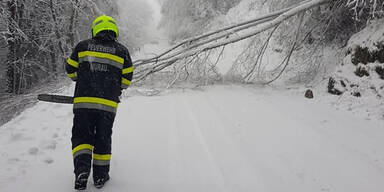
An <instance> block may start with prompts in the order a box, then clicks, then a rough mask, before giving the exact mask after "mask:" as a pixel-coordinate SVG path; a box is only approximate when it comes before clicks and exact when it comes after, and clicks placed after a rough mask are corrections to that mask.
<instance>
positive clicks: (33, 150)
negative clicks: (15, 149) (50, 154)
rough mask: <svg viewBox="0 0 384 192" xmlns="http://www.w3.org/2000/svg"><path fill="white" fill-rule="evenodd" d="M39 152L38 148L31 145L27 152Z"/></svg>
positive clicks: (34, 153)
mask: <svg viewBox="0 0 384 192" xmlns="http://www.w3.org/2000/svg"><path fill="white" fill-rule="evenodd" d="M38 153H39V148H37V147H32V148H30V149H29V150H28V154H30V155H37V154H38Z"/></svg>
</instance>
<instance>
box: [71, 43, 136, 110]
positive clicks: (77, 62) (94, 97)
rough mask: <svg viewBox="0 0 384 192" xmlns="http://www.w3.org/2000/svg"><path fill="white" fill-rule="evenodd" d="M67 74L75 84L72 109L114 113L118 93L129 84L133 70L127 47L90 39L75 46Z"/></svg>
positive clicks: (117, 101)
mask: <svg viewBox="0 0 384 192" xmlns="http://www.w3.org/2000/svg"><path fill="white" fill-rule="evenodd" d="M66 71H67V75H68V77H69V78H71V79H72V80H74V81H76V88H75V95H74V97H75V98H74V109H81V108H86V109H97V110H103V111H108V112H112V113H116V109H117V105H118V103H119V102H120V101H119V96H120V95H121V90H122V89H126V88H128V87H129V86H130V85H131V81H132V77H133V71H134V69H133V66H132V60H131V57H130V55H129V51H128V49H127V48H126V47H124V46H123V45H121V44H120V43H118V42H117V41H103V40H102V39H97V38H92V39H88V40H85V41H82V42H80V43H79V44H77V45H76V47H75V49H74V50H73V52H72V54H71V56H70V57H69V58H68V59H67V63H66Z"/></svg>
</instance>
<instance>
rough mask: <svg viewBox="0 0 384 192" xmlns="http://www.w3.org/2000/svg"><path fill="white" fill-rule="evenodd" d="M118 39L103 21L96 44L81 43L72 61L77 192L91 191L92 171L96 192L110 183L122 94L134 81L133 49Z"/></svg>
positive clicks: (98, 22)
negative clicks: (118, 110) (113, 146)
mask: <svg viewBox="0 0 384 192" xmlns="http://www.w3.org/2000/svg"><path fill="white" fill-rule="evenodd" d="M118 37H119V31H118V28H117V25H116V22H115V20H114V19H113V18H112V17H110V16H107V15H102V16H100V17H98V18H96V19H95V20H94V21H93V23H92V38H91V39H88V40H84V41H82V42H80V43H78V44H77V45H76V47H75V49H74V50H73V52H72V54H71V56H70V57H69V58H68V60H67V64H66V71H67V74H68V77H69V78H71V79H72V80H73V81H76V88H75V93H74V102H73V103H74V104H73V112H74V119H73V127H72V138H71V141H72V154H73V163H74V173H75V189H76V190H85V189H86V188H87V181H88V177H89V175H90V172H91V167H92V171H93V172H92V173H93V174H92V176H93V181H94V185H95V187H97V188H102V187H103V186H104V184H105V182H107V181H108V180H109V179H110V177H109V169H110V161H111V143H112V139H111V135H112V126H113V122H114V119H115V115H116V111H117V106H118V103H119V102H120V101H119V96H120V95H121V91H122V90H123V89H126V88H128V86H129V85H130V84H131V80H132V76H133V66H132V61H131V57H130V55H129V52H128V49H127V48H126V47H124V46H123V45H122V44H120V43H118V42H117V38H118Z"/></svg>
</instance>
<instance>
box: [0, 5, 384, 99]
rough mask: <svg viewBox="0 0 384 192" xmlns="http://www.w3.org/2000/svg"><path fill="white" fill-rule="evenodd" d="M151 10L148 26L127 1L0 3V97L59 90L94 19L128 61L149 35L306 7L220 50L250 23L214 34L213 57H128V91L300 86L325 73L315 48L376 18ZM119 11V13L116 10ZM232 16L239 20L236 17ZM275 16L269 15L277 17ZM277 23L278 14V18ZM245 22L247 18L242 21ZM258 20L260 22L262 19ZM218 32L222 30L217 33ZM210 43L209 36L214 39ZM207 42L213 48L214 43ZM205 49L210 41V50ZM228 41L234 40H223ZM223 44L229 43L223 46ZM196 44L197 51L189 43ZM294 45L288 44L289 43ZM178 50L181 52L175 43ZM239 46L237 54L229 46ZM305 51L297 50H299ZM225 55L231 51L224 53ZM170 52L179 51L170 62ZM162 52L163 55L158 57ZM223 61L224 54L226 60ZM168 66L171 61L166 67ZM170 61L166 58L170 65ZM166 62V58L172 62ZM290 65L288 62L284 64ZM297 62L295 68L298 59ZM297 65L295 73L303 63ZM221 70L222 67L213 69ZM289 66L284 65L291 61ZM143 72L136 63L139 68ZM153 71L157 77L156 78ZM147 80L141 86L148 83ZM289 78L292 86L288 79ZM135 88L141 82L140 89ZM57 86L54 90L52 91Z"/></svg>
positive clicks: (346, 11) (352, 9) (191, 33)
mask: <svg viewBox="0 0 384 192" xmlns="http://www.w3.org/2000/svg"><path fill="white" fill-rule="evenodd" d="M157 2H158V3H159V4H160V5H161V15H162V17H161V21H160V23H158V24H157V26H155V23H154V22H153V20H154V18H153V16H152V15H151V14H152V10H151V9H149V8H148V7H149V5H148V2H147V1H137V0H127V1H124V0H120V1H113V0H85V1H79V0H62V1H59V0H41V1H32V0H3V1H1V4H0V6H1V7H0V11H1V16H0V23H1V25H0V26H1V28H0V30H1V31H0V36H1V38H0V40H1V47H0V59H1V63H2V65H1V66H0V69H1V70H0V99H1V100H3V101H5V100H6V98H8V99H9V98H15V97H17V96H18V95H21V96H23V95H24V96H25V95H30V94H31V93H36V92H38V90H39V89H41V88H42V87H43V88H47V87H50V88H52V89H56V88H58V87H60V86H61V83H68V82H69V81H68V79H66V77H65V74H64V70H63V69H64V68H63V66H64V63H65V60H66V58H67V57H68V55H69V54H70V52H71V50H72V48H73V47H74V45H76V43H77V42H79V41H81V40H83V39H86V38H90V29H89V28H90V27H89V26H90V23H91V21H92V20H93V19H94V18H95V17H96V16H98V15H101V14H109V15H111V16H113V17H116V18H117V20H118V22H119V25H120V30H121V34H122V36H121V37H120V42H122V43H123V44H125V45H126V46H127V47H128V48H129V49H130V51H131V53H132V54H133V55H135V53H136V51H138V50H140V48H141V47H142V46H143V45H145V44H147V43H149V42H151V41H153V38H152V39H151V37H153V35H155V34H154V33H155V32H154V31H156V30H155V29H156V28H157V29H159V30H162V31H164V33H165V34H166V38H167V39H168V42H169V43H170V44H172V45H177V44H178V43H180V42H183V41H184V43H185V42H187V41H185V40H188V39H190V38H193V37H196V36H199V35H203V34H205V33H207V32H211V31H215V30H217V29H223V27H225V26H229V25H234V24H236V23H240V22H243V20H244V19H243V18H237V17H236V15H234V14H233V13H232V12H231V9H232V8H234V7H236V6H241V5H242V4H248V5H249V6H248V8H247V9H248V10H247V12H246V13H250V14H253V15H252V16H253V17H256V16H261V15H266V14H268V13H273V12H278V11H279V10H283V9H287V8H288V7H289V8H293V7H299V6H300V5H302V4H305V3H307V4H308V3H314V4H315V5H317V4H318V6H315V7H313V8H310V9H305V10H304V11H299V12H294V13H293V14H292V15H293V16H290V17H288V18H283V20H281V21H279V22H275V23H271V25H270V27H268V28H266V29H265V30H264V29H263V30H262V31H260V32H258V33H255V34H257V35H251V36H248V37H247V39H246V40H243V41H240V43H238V44H236V45H233V46H238V47H231V46H232V45H227V44H228V43H223V44H221V45H220V43H221V42H222V41H223V40H224V39H225V38H227V39H228V38H229V37H234V38H235V36H239V35H242V34H245V33H249V32H251V33H252V32H253V31H255V30H256V28H255V27H258V25H259V23H253V24H252V23H251V25H246V26H245V27H244V26H241V27H242V28H241V29H237V28H236V29H234V30H235V33H233V31H232V30H221V31H219V32H220V33H219V34H218V36H214V37H213V38H211V39H208V42H211V44H210V45H213V44H214V43H215V42H218V43H216V44H217V45H220V46H212V47H214V49H212V50H211V49H204V50H200V49H201V45H207V44H209V43H205V42H206V41H203V43H201V44H199V43H198V42H194V43H195V44H193V43H190V44H183V46H182V48H180V47H179V48H178V49H177V50H176V51H178V53H177V54H176V55H178V57H172V56H174V55H172V54H171V56H169V57H166V58H167V59H168V60H167V59H164V60H160V61H163V62H158V61H159V60H153V59H152V60H147V61H148V62H141V63H140V60H141V59H148V58H134V60H136V61H139V62H136V65H138V66H137V71H136V74H135V78H136V80H137V83H136V85H137V86H143V85H152V84H153V81H156V82H163V83H161V84H165V85H166V86H165V87H170V86H171V85H174V84H176V83H183V82H186V81H187V82H192V83H197V84H207V83H215V82H222V81H224V80H225V81H228V82H237V83H262V84H266V83H271V82H274V81H275V80H277V79H279V78H280V77H281V76H282V74H283V73H285V72H288V73H289V72H290V73H293V75H291V77H292V76H296V77H294V78H290V79H289V80H283V81H285V82H296V83H304V84H308V83H311V82H313V81H314V80H316V78H317V77H318V76H321V77H322V78H324V76H325V75H324V74H322V73H321V71H324V70H326V69H327V68H329V66H325V65H324V64H323V63H324V62H322V61H310V62H309V64H308V61H303V58H311V59H314V60H315V59H316V58H318V57H321V55H318V53H320V52H319V50H322V49H323V48H324V47H327V46H330V45H332V46H338V47H345V46H346V44H347V41H348V40H349V38H350V37H351V36H352V35H353V34H355V33H357V32H358V31H360V30H361V29H363V28H364V27H365V26H366V25H367V24H369V23H370V22H372V21H375V20H378V19H380V18H382V17H383V14H384V13H383V0H332V1H327V0H323V1H321V0H318V1H315V0H312V1H309V0H307V1H302V0H289V1H286V0H271V1H252V0H243V1H241V0H158V1H157ZM119 5H120V6H119ZM238 15H239V14H238ZM277 16H279V15H277ZM280 16H281V13H280ZM245 17H246V18H248V19H251V16H249V15H248V16H245ZM274 18H276V16H275V17H273V18H269V19H266V20H263V21H261V22H260V23H261V24H263V22H266V23H267V24H269V21H271V20H270V19H274ZM224 29H225V28H224ZM218 37H219V38H218ZM229 39H231V38H229ZM215 40H216V41H215ZM212 42H214V43H212ZM233 42H237V41H233ZM233 42H229V44H232V43H233ZM196 44H197V45H196ZM292 44H293V45H295V46H291V45H292ZM180 45H181V44H180ZM239 47H240V48H239ZM303 50H305V51H303ZM227 52H231V53H228V54H227ZM180 53H185V55H183V54H182V56H180ZM168 54H169V53H168ZM231 54H233V55H231ZM273 54H275V55H276V54H277V55H278V57H276V58H282V59H281V60H280V61H275V63H274V64H273V65H269V66H266V65H265V64H264V61H265V60H266V57H267V56H266V55H273ZM223 55H229V56H227V60H228V57H232V58H229V60H231V63H230V64H227V65H229V67H227V68H230V70H228V71H226V72H225V73H222V72H220V70H219V69H218V67H217V66H216V65H217V64H218V63H219V62H222V61H221V60H220V59H222V58H223ZM169 58H171V60H169ZM173 58H175V59H173ZM172 59H173V60H172ZM292 60H294V62H293V63H294V64H292V65H289V63H290V61H292ZM300 60H301V61H300ZM305 62H306V63H307V64H306V65H303V63H305ZM223 63H224V61H223ZM291 63H292V62H291ZM142 64H143V65H142ZM158 72H162V73H158ZM148 77H150V78H148ZM292 79H295V80H292ZM143 80H145V81H143ZM56 85H57V87H55V86H56Z"/></svg>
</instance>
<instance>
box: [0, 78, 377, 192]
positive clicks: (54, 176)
mask: <svg viewBox="0 0 384 192" xmlns="http://www.w3.org/2000/svg"><path fill="white" fill-rule="evenodd" d="M71 91H72V89H68V90H67V91H66V92H64V94H70V93H71ZM72 118H73V115H72V109H71V106H70V105H60V104H49V103H42V102H41V103H38V104H37V105H36V106H34V107H32V108H30V109H28V110H26V111H24V112H23V113H22V114H21V115H20V116H19V117H17V118H15V119H14V120H12V121H11V122H9V123H7V124H6V125H4V126H3V127H1V128H0V157H1V158H0V164H1V165H2V166H1V168H0V191H2V192H10V191H25V192H28V191H39V192H51V191H56V192H61V191H62V192H67V191H71V190H72V187H73V179H74V178H73V175H72V169H73V168H72V156H71V144H70V135H71V123H72ZM383 127H384V122H383V121H380V120H377V121H376V120H367V119H366V118H360V117H359V116H354V115H352V114H351V113H348V112H345V111H341V110H336V109H335V108H334V107H332V106H330V105H324V104H323V103H322V102H319V101H317V100H307V99H304V98H303V97H302V96H301V95H300V96H298V94H297V93H296V92H295V91H292V90H291V91H286V90H276V89H272V88H254V87H243V86H231V85H226V86H213V87H206V88H204V89H201V90H200V89H197V90H170V91H168V92H166V93H162V94H161V95H159V96H155V97H145V96H132V97H126V98H124V100H123V102H122V104H120V106H119V109H118V116H117V120H116V122H115V126H114V134H113V157H112V167H111V169H112V170H111V177H112V180H111V181H110V183H108V185H106V186H105V189H103V190H100V191H111V192H119V191H135V192H144V191H147V192H152V191H164V192H171V191H175V192H176V191H177V192H179V191H183V192H187V191H191V192H203V191H204V192H213V191H225V192H240V191H264V192H267V191H271V192H280V191H295V192H312V191H338V192H353V191H356V192H361V191H369V192H381V191H383V190H384V183H383V182H382V181H383V180H384V149H383V146H384V140H383V138H384V129H383ZM89 186H92V182H91V181H90V184H89ZM91 190H92V191H97V190H96V189H93V188H91Z"/></svg>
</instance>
